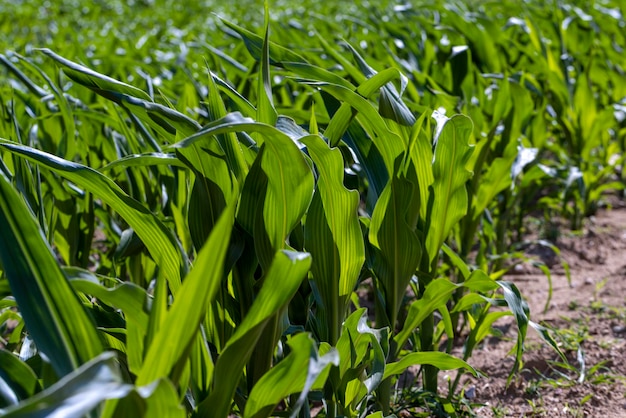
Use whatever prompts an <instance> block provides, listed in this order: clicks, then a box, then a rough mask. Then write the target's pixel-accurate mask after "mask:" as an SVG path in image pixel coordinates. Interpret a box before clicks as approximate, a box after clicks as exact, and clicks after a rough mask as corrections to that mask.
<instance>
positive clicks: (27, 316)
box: [0, 175, 103, 376]
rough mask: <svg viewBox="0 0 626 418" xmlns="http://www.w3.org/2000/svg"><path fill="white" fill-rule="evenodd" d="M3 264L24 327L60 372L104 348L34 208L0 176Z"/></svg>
mask: <svg viewBox="0 0 626 418" xmlns="http://www.w3.org/2000/svg"><path fill="white" fill-rule="evenodd" d="M0 230H1V231H2V234H0V262H1V264H2V268H3V270H4V274H5V275H6V277H7V279H8V281H9V284H10V286H11V291H12V294H13V296H14V297H15V300H16V301H17V304H18V307H19V310H20V313H21V315H22V317H23V318H24V322H25V323H26V327H27V329H28V331H29V333H30V335H31V336H32V337H33V340H34V341H35V344H36V345H37V347H38V349H39V350H41V351H42V352H43V353H45V355H46V356H47V357H48V358H49V359H50V361H51V363H52V366H53V367H54V369H55V371H56V372H57V374H58V375H59V376H64V375H66V374H68V373H70V372H71V371H72V370H75V369H76V368H78V366H80V365H81V364H83V363H85V362H87V361H88V360H90V359H92V358H93V357H95V356H97V355H98V354H100V353H101V352H102V351H103V348H102V345H101V343H100V340H99V337H98V334H97V333H96V329H95V325H94V323H93V322H92V320H91V318H89V316H88V315H87V313H86V312H85V310H84V308H83V306H82V304H81V303H80V301H79V299H78V297H77V296H76V294H75V293H74V291H73V290H72V288H71V287H70V285H69V283H68V281H67V279H66V277H65V275H64V274H63V272H62V271H61V268H60V267H59V265H58V264H57V261H56V260H55V258H54V255H53V253H52V250H51V248H50V247H49V246H48V244H47V242H46V240H45V239H44V236H43V234H42V232H41V230H40V228H39V225H38V223H37V221H36V220H35V218H34V217H33V215H32V214H31V212H30V210H29V209H28V207H27V206H26V204H25V203H24V201H23V200H22V199H21V198H20V196H19V195H18V194H17V193H16V191H15V190H14V189H13V187H12V185H11V183H10V182H9V180H8V179H7V178H6V177H4V175H0Z"/></svg>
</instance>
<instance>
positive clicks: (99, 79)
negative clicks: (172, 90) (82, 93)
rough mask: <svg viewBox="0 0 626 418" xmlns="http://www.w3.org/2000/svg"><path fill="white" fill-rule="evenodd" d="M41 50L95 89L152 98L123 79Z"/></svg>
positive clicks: (72, 75)
mask: <svg viewBox="0 0 626 418" xmlns="http://www.w3.org/2000/svg"><path fill="white" fill-rule="evenodd" d="M39 51H41V52H42V53H44V54H45V55H47V56H49V57H50V58H52V59H53V60H55V61H56V62H58V63H59V64H61V65H62V66H63V68H64V69H65V71H66V72H67V75H68V76H69V77H71V78H72V79H73V80H74V81H76V82H77V83H79V84H82V85H84V86H85V87H89V88H92V89H94V90H96V89H97V90H102V91H109V92H118V93H122V94H126V95H129V96H135V97H137V98H139V99H142V100H150V96H148V94H146V93H145V92H144V91H143V90H140V89H138V88H136V87H133V86H131V85H129V84H126V83H122V82H121V81H118V80H115V79H113V78H111V77H108V76H106V75H104V74H100V73H98V72H96V71H94V70H92V69H90V68H87V67H85V66H83V65H80V64H78V63H75V62H73V61H70V60H68V59H66V58H63V57H62V56H60V55H58V54H56V53H55V52H53V51H52V50H50V49H48V48H42V49H40V50H39Z"/></svg>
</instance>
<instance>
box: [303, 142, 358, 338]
mask: <svg viewBox="0 0 626 418" xmlns="http://www.w3.org/2000/svg"><path fill="white" fill-rule="evenodd" d="M301 142H302V143H303V144H305V145H306V146H307V150H308V152H309V155H310V156H311V158H312V159H313V162H314V163H315V166H316V168H317V172H318V181H317V190H316V192H315V196H314V198H313V202H312V204H311V207H310V208H309V210H308V212H307V220H306V224H305V231H304V233H305V238H304V239H305V248H306V249H307V250H308V251H310V252H311V255H312V257H313V266H312V272H313V279H314V280H315V282H316V284H317V288H318V289H319V291H320V296H321V303H322V307H320V317H321V318H320V319H322V318H327V321H326V323H325V326H326V327H327V328H326V329H327V330H329V331H331V330H333V329H334V330H335V331H331V332H330V335H327V336H326V338H328V342H329V343H331V344H334V343H335V342H336V341H337V338H339V329H340V327H341V323H342V322H343V320H344V318H345V314H346V308H347V303H348V300H349V295H350V294H351V293H352V292H353V290H354V288H355V286H356V282H357V280H358V278H359V274H360V272H361V267H362V266H363V263H364V261H365V245H364V243H363V236H362V233H361V229H360V226H359V219H358V213H357V210H358V206H359V194H358V192H357V191H356V190H348V189H346V188H345V187H344V185H343V159H342V157H341V152H340V151H339V150H338V149H336V148H334V149H331V148H329V147H328V145H327V144H326V143H324V141H323V140H322V139H321V138H320V137H318V136H313V135H311V136H307V137H304V138H301Z"/></svg>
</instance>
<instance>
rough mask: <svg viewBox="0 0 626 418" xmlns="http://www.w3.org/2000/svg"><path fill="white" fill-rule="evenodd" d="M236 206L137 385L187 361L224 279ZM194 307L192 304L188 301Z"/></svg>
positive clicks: (201, 258)
mask: <svg viewBox="0 0 626 418" xmlns="http://www.w3.org/2000/svg"><path fill="white" fill-rule="evenodd" d="M234 211H235V204H234V203H231V204H230V205H228V206H227V208H226V210H225V211H224V213H223V214H222V215H221V217H220V219H219V220H218V222H217V224H216V225H215V227H214V229H213V232H212V233H211V235H210V236H209V239H208V240H207V242H206V243H205V244H204V246H203V247H202V249H201V250H200V251H199V253H198V257H197V258H196V260H195V263H194V267H193V269H192V270H191V272H190V273H189V274H188V275H187V277H186V278H185V281H184V283H183V285H182V286H181V288H180V291H179V292H178V293H177V294H176V295H175V298H174V303H173V304H172V306H171V308H170V309H169V311H167V313H166V314H165V318H164V319H163V322H162V323H161V326H160V327H159V329H158V332H157V334H156V335H155V336H154V339H153V340H152V343H151V345H150V347H149V348H148V351H147V354H146V358H145V360H144V362H143V366H142V368H141V372H140V373H139V376H137V385H140V386H141V385H145V384H148V383H151V382H153V381H155V380H157V379H160V378H165V377H167V376H168V375H169V374H170V372H171V371H172V369H173V368H174V366H176V365H177V364H179V363H181V362H183V361H185V358H186V356H187V355H188V354H189V349H190V347H191V344H192V343H193V342H194V339H195V337H196V334H197V333H198V330H199V327H200V323H201V322H202V320H203V319H204V316H205V314H206V310H207V309H208V306H209V303H210V302H211V301H212V300H213V298H214V297H215V295H216V293H217V290H218V289H219V287H220V284H221V280H222V277H223V275H224V259H225V257H226V252H227V250H228V244H229V239H228V237H230V233H231V230H232V227H233V221H234ZM191 300H193V301H194V303H192V304H190V303H189V301H191Z"/></svg>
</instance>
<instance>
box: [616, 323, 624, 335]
mask: <svg viewBox="0 0 626 418" xmlns="http://www.w3.org/2000/svg"><path fill="white" fill-rule="evenodd" d="M613 332H614V333H616V334H623V333H624V332H626V326H624V325H615V326H613Z"/></svg>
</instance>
